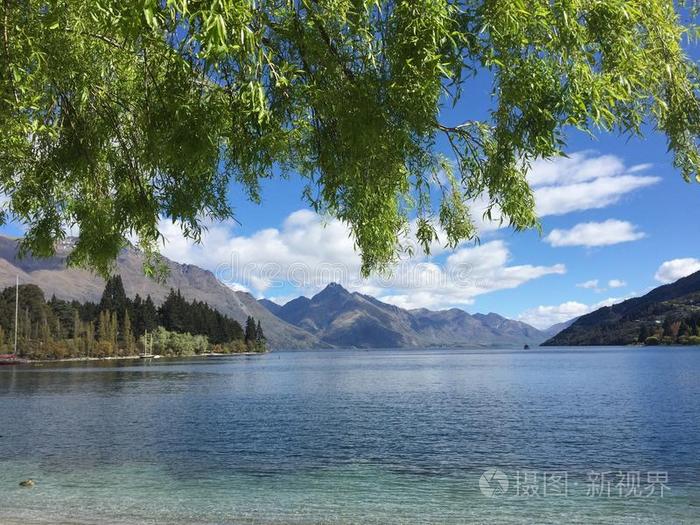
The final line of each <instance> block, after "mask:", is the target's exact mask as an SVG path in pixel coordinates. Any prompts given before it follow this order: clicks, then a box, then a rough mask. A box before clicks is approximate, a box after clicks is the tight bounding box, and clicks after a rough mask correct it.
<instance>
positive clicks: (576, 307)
mask: <svg viewBox="0 0 700 525" xmlns="http://www.w3.org/2000/svg"><path fill="white" fill-rule="evenodd" d="M590 311H591V307H590V306H588V305H587V304H583V303H579V302H576V301H567V302H565V303H562V304H559V305H555V306H536V307H535V308H530V309H529V310H525V311H524V312H523V313H521V314H520V315H519V316H518V320H520V321H522V322H524V323H527V324H530V325H532V326H534V327H535V328H549V327H550V326H552V325H554V324H557V323H563V322H564V321H568V320H569V319H573V318H574V317H579V316H581V315H584V314H587V313H588V312H590Z"/></svg>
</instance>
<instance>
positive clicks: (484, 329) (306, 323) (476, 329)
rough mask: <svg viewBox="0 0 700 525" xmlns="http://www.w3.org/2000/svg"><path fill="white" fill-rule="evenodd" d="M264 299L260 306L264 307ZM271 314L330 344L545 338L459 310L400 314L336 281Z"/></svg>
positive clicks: (497, 342) (531, 341)
mask: <svg viewBox="0 0 700 525" xmlns="http://www.w3.org/2000/svg"><path fill="white" fill-rule="evenodd" d="M269 303H270V302H269V301H264V302H263V304H265V305H266V306H267V305H269ZM269 307H270V308H271V312H272V313H274V314H275V315H277V316H278V317H280V318H281V319H283V320H285V321H287V322H288V323H290V324H293V325H295V326H297V327H299V328H302V329H304V330H307V331H309V332H311V333H314V334H316V335H317V336H318V338H319V339H320V340H321V341H323V342H325V343H328V344H332V345H334V346H356V347H366V348H378V347H387V348H391V347H447V346H458V347H467V346H473V347H492V346H518V347H522V346H523V345H525V344H528V345H536V344H539V343H541V342H542V341H544V340H545V339H546V338H547V334H546V333H544V332H542V331H540V330H538V329H536V328H534V327H532V326H530V325H528V324H526V323H522V322H520V321H513V320H511V319H506V318H505V317H502V316H500V315H498V314H495V313H489V314H474V315H471V314H468V313H467V312H465V311H464V310H460V309H457V308H453V309H450V310H442V311H431V310H427V309H423V308H421V309H415V310H405V309H402V308H399V307H397V306H394V305H391V304H387V303H383V302H382V301H380V300H378V299H376V298H374V297H371V296H368V295H363V294H360V293H357V292H353V293H351V292H349V291H348V290H346V289H345V288H343V287H342V286H341V285H339V284H336V283H331V284H329V285H328V286H327V287H326V288H324V289H323V290H322V291H321V292H319V293H318V294H316V295H314V296H313V297H312V298H310V299H309V298H308V297H298V298H296V299H293V300H292V301H289V302H288V303H286V304H284V305H282V306H280V305H277V304H275V303H272V305H269Z"/></svg>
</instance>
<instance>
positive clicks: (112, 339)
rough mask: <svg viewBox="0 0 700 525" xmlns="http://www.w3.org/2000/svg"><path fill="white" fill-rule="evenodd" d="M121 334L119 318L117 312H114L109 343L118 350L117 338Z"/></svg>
mask: <svg viewBox="0 0 700 525" xmlns="http://www.w3.org/2000/svg"><path fill="white" fill-rule="evenodd" d="M118 334H119V320H118V318H117V312H112V315H111V317H110V319H109V341H110V343H112V347H113V348H115V349H116V348H117V336H118Z"/></svg>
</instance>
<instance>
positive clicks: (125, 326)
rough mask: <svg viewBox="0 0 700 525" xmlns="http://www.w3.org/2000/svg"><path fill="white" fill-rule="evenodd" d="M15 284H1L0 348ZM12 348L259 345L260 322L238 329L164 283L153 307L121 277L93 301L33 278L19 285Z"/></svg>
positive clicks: (44, 352)
mask: <svg viewBox="0 0 700 525" xmlns="http://www.w3.org/2000/svg"><path fill="white" fill-rule="evenodd" d="M15 293H16V291H15V287H8V288H5V289H4V290H3V291H2V292H0V353H9V352H11V351H12V349H13V345H14V326H15ZM18 293H19V302H18V305H19V315H18V323H17V339H18V341H17V342H18V344H17V353H18V354H19V355H20V356H22V357H26V358H29V359H60V358H67V357H120V356H131V355H135V354H138V353H141V352H143V351H144V347H145V346H144V345H145V342H146V340H148V343H149V350H151V351H153V352H154V353H157V354H161V355H170V356H180V355H196V354H201V353H204V352H209V351H213V352H221V353H236V352H244V351H262V350H264V349H265V336H264V334H263V331H262V328H261V327H260V322H259V321H258V322H256V320H255V319H253V318H252V317H249V318H248V320H247V323H246V327H245V329H244V328H243V327H242V326H241V325H240V324H239V323H238V322H237V321H235V320H233V319H231V318H229V317H227V316H225V315H223V314H221V313H219V312H218V311H216V310H214V309H213V308H211V307H209V306H208V305H207V304H206V303H204V302H201V301H196V300H195V301H188V300H186V299H185V298H184V297H183V296H182V295H181V294H180V292H179V291H175V290H171V291H170V294H169V295H168V296H167V297H166V299H165V301H164V302H163V303H162V304H161V305H160V307H156V306H155V304H154V302H153V300H152V299H151V297H150V295H149V296H146V297H145V298H142V297H141V296H139V295H136V296H135V297H134V298H133V299H132V298H129V297H127V295H126V293H125V291H124V286H123V284H122V279H121V277H120V276H115V277H112V278H111V279H109V280H108V281H107V283H106V286H105V289H104V292H103V294H102V298H101V300H100V302H99V303H93V302H83V303H81V302H79V301H64V300H60V299H56V297H52V298H51V299H50V300H49V301H46V299H45V297H44V293H43V291H42V290H41V288H39V287H38V286H36V285H34V284H24V285H20V286H19V289H18ZM146 338H148V339H146Z"/></svg>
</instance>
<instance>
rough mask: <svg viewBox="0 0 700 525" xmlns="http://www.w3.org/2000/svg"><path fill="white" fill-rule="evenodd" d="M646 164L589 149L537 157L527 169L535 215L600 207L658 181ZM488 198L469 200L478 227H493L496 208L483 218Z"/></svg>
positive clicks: (498, 215)
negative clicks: (491, 216)
mask: <svg viewBox="0 0 700 525" xmlns="http://www.w3.org/2000/svg"><path fill="white" fill-rule="evenodd" d="M649 168H651V165H650V164H637V165H634V166H631V167H627V166H625V163H624V161H623V160H622V159H621V158H620V157H617V156H615V155H599V154H596V153H595V152H593V151H581V152H577V153H572V154H571V155H569V156H568V157H557V158H555V159H550V160H538V161H536V162H534V163H533V165H532V169H531V170H530V172H529V173H528V181H529V183H530V185H531V186H532V188H533V191H534V195H535V203H536V208H537V214H538V216H539V217H546V216H550V215H564V214H566V213H571V212H574V211H583V210H590V209H598V208H604V207H606V206H610V205H611V204H615V203H616V202H618V201H619V200H620V199H621V198H622V197H624V196H625V195H626V194H628V193H631V192H633V191H635V190H637V189H641V188H646V187H648V186H651V185H653V184H656V183H658V182H660V181H661V178H660V177H655V176H649V175H644V174H643V172H645V171H647V170H648V169H649ZM487 204H488V198H487V197H485V196H481V197H479V198H477V199H475V200H474V201H473V202H472V203H471V209H472V217H473V219H474V221H475V223H476V225H477V226H478V228H479V231H481V232H482V233H483V232H488V231H493V230H497V229H499V228H501V227H503V226H507V223H505V224H500V223H499V221H498V219H499V218H500V210H499V209H498V208H495V209H494V219H496V220H494V221H488V220H487V219H483V217H482V215H483V212H484V210H485V209H486V206H487Z"/></svg>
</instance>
